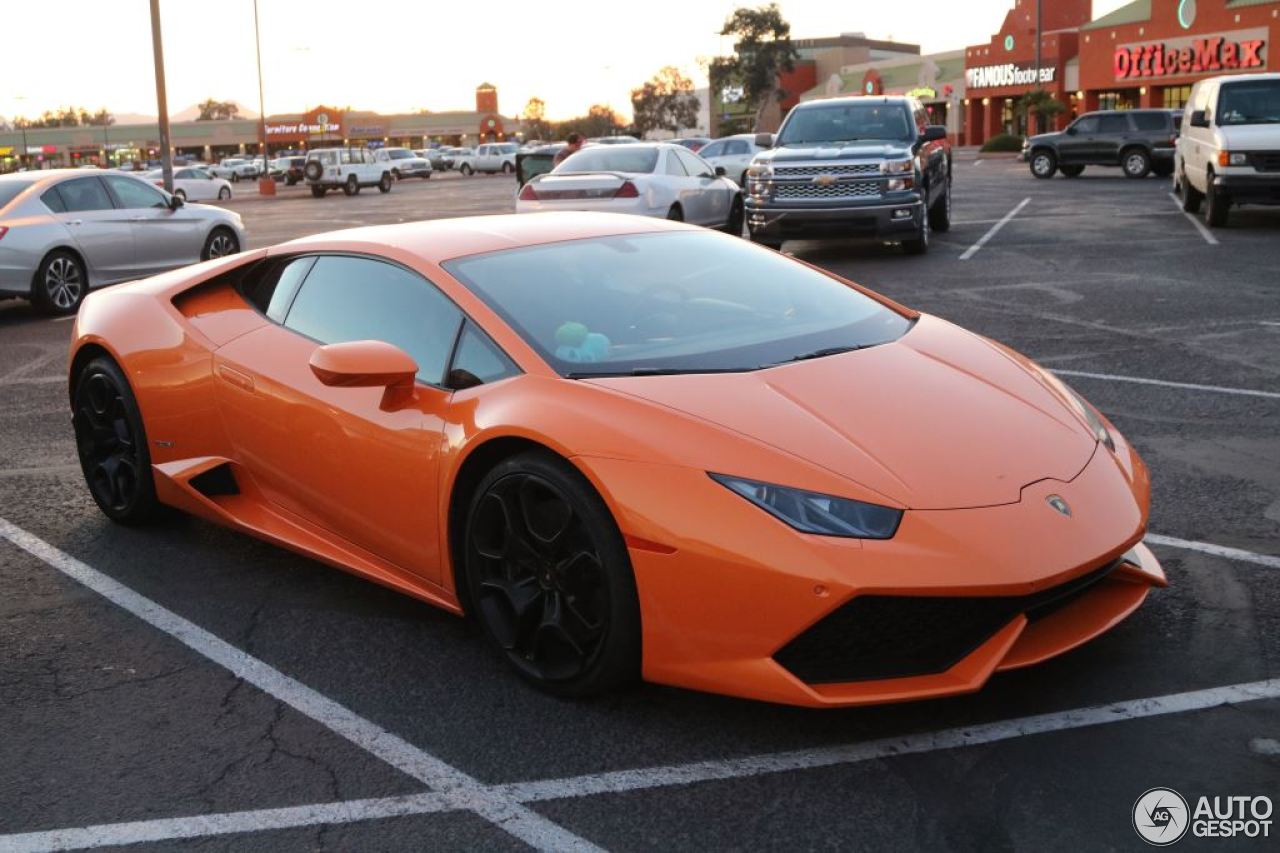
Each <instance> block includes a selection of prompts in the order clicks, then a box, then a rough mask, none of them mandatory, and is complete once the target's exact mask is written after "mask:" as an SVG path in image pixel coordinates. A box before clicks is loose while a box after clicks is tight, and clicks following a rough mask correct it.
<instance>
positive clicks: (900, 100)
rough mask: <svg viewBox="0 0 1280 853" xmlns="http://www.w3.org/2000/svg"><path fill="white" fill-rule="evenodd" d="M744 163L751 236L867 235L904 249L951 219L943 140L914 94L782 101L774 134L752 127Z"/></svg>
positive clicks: (767, 239) (914, 247) (917, 248)
mask: <svg viewBox="0 0 1280 853" xmlns="http://www.w3.org/2000/svg"><path fill="white" fill-rule="evenodd" d="M756 144H757V145H760V146H762V147H764V148H766V149H767V150H765V151H761V152H760V153H759V154H757V155H756V156H755V159H753V160H752V162H751V166H750V167H749V168H748V169H747V187H746V192H747V195H746V214H747V227H748V229H749V230H750V232H751V239H752V240H753V241H755V242H757V243H762V244H764V245H767V246H772V247H773V248H775V249H776V248H778V247H780V246H781V245H782V242H783V241H784V240H789V239H807V238H821V237H871V238H879V239H882V240H890V241H897V242H900V243H901V244H902V247H903V248H904V249H905V250H906V251H907V253H908V254H913V255H918V254H923V253H924V252H926V251H928V249H929V234H930V232H931V231H946V230H947V229H948V228H950V227H951V146H950V143H948V141H947V131H946V128H945V127H942V126H940V125H931V124H929V123H928V113H926V112H925V109H924V107H923V106H921V105H920V102H919V101H917V100H915V99H914V98H904V97H852V98H832V99H829V100H821V101H808V102H806V103H802V104H799V105H797V106H796V107H794V108H792V110H791V112H790V113H788V114H787V118H786V120H785V121H783V123H782V127H781V128H779V129H778V133H777V136H776V137H775V136H774V135H773V134H769V133H762V134H758V135H757V136H756Z"/></svg>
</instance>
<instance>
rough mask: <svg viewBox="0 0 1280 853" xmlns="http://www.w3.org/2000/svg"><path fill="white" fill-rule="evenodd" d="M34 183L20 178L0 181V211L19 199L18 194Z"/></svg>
mask: <svg viewBox="0 0 1280 853" xmlns="http://www.w3.org/2000/svg"><path fill="white" fill-rule="evenodd" d="M34 183H35V181H34V180H21V179H18V178H11V179H8V180H3V181H0V209H2V208H3V207H4V206H5V205H7V204H8V203H9V202H11V201H13V200H14V199H15V198H17V197H18V193H20V192H22V191H23V190H25V189H26V188H27V187H29V186H31V185H32V184H34ZM46 195H47V193H46Z"/></svg>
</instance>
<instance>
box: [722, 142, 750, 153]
mask: <svg viewBox="0 0 1280 853" xmlns="http://www.w3.org/2000/svg"><path fill="white" fill-rule="evenodd" d="M724 153H726V154H746V153H748V152H747V141H746V140H745V139H730V140H729V141H728V142H726V143H725V144H724Z"/></svg>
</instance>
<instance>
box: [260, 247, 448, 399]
mask: <svg viewBox="0 0 1280 853" xmlns="http://www.w3.org/2000/svg"><path fill="white" fill-rule="evenodd" d="M461 322H462V312H461V311H460V310H459V309H458V307H457V306H455V305H454V304H453V303H452V302H450V301H449V299H448V297H446V296H445V295H444V294H443V293H441V292H440V291H439V290H437V289H436V288H435V287H434V286H432V285H431V284H430V283H429V282H428V281H427V280H426V279H424V278H422V277H421V276H419V275H416V274H415V273H412V272H409V271H408V270H406V269H404V268H402V267H398V266H396V265H394V264H389V263H385V262H383V261H374V260H369V259H367V258H352V257H344V256H340V255H328V256H324V257H320V258H318V259H317V260H316V262H315V265H314V266H313V267H312V268H311V272H310V273H309V274H308V275H307V276H306V281H305V282H304V283H303V285H302V288H301V289H300V290H299V291H298V295H297V297H295V298H294V300H293V306H292V307H291V308H290V309H289V313H288V315H287V317H286V318H285V323H284V324H285V326H287V327H288V328H290V329H293V330H294V331H296V332H299V333H301V334H303V335H306V336H307V337H309V338H313V339H314V340H317V341H320V342H321V343H326V344H333V343H343V342H346V341H363V340H379V341H386V342H387V343H390V344H394V345H395V346H398V347H400V348H401V349H402V350H404V351H405V352H407V353H408V354H409V355H411V356H413V359H414V361H416V362H417V363H418V378H419V379H420V380H422V381H423V382H427V383H430V384H432V385H439V384H441V380H442V379H443V378H444V368H445V363H446V362H447V361H448V360H449V353H450V352H451V351H452V349H453V342H454V338H455V337H456V336H457V333H458V324H459V323H461Z"/></svg>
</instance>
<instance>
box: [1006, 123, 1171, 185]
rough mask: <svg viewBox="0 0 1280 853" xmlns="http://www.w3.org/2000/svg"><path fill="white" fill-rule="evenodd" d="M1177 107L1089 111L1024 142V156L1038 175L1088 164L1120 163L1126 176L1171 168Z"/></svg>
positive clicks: (1071, 172) (1076, 171)
mask: <svg viewBox="0 0 1280 853" xmlns="http://www.w3.org/2000/svg"><path fill="white" fill-rule="evenodd" d="M1180 115H1181V114H1180V113H1179V112H1177V111H1176V110H1106V111H1103V112H1096V113H1085V114H1084V115H1082V116H1080V118H1078V119H1076V120H1075V121H1073V122H1072V123H1071V124H1070V125H1068V126H1067V129H1066V130H1064V131H1062V132H1061V133H1042V134H1040V135H1039V136H1032V137H1029V138H1028V139H1027V140H1026V141H1025V142H1023V143H1022V159H1024V160H1026V161H1027V163H1028V164H1029V165H1030V166H1031V174H1033V175H1035V176H1036V177H1037V178H1052V177H1053V173H1054V172H1062V174H1064V175H1066V176H1067V177H1068V178H1075V177H1079V175H1080V173H1081V172H1083V171H1084V167H1085V166H1119V167H1120V168H1121V169H1123V170H1124V173H1125V176H1126V177H1130V178H1145V177H1146V176H1147V175H1149V174H1151V173H1152V172H1154V173H1155V174H1157V175H1159V176H1160V177H1162V178H1167V177H1168V176H1169V175H1172V174H1173V148H1174V145H1175V144H1176V143H1177V141H1178V126H1179V121H1180Z"/></svg>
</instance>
